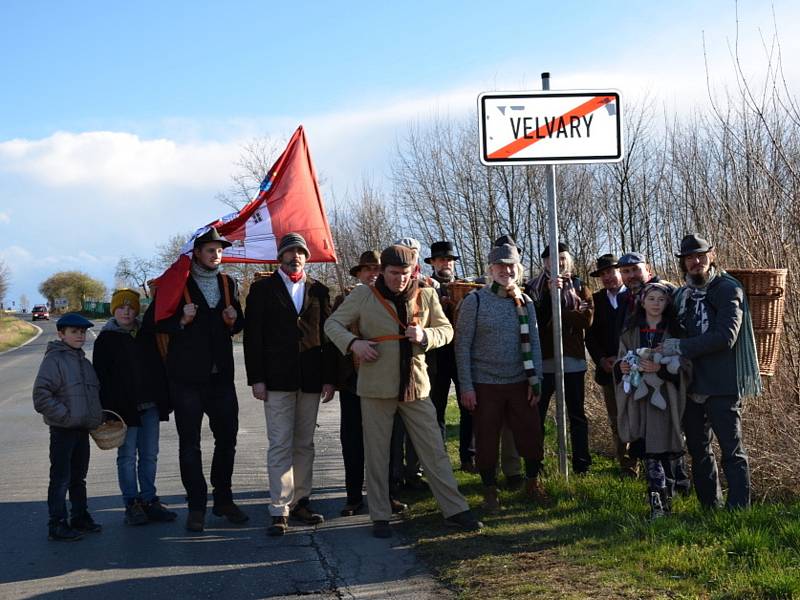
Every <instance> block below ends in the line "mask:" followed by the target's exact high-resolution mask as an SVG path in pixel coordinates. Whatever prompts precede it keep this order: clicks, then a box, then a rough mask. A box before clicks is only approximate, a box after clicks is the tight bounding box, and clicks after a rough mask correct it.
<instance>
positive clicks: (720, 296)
mask: <svg viewBox="0 0 800 600" xmlns="http://www.w3.org/2000/svg"><path fill="white" fill-rule="evenodd" d="M676 256H677V257H678V258H679V260H680V267H681V271H682V272H683V273H684V275H685V284H684V286H683V287H682V288H681V289H680V290H679V292H678V294H677V303H678V310H679V318H680V320H681V323H682V324H683V326H684V327H685V328H686V330H687V332H688V337H686V338H684V339H680V340H677V339H676V340H668V342H672V343H671V344H669V345H668V344H666V343H665V344H664V348H662V350H663V351H664V354H666V355H673V354H679V355H680V356H683V357H685V358H688V359H690V360H691V361H692V364H693V366H694V369H693V373H694V375H693V378H692V382H691V384H690V385H689V398H688V401H687V402H686V411H685V412H684V416H683V428H684V433H685V435H686V445H687V446H688V448H689V453H690V454H691V455H692V475H693V478H694V485H695V490H697V498H698V500H700V504H702V505H703V506H704V507H707V508H711V507H715V506H718V505H719V504H721V502H722V492H721V489H720V485H719V475H718V471H717V463H716V460H715V458H714V453H713V451H712V449H711V440H712V435H711V434H712V432H713V434H714V436H715V437H716V438H717V441H718V442H719V445H720V449H721V451H722V469H723V471H725V479H726V480H727V481H728V499H727V502H726V505H727V507H728V508H745V507H747V506H749V505H750V467H749V465H748V461H747V452H746V451H745V448H744V444H743V442H742V398H743V397H744V396H751V395H753V396H755V395H758V394H760V393H761V378H760V375H759V372H758V359H757V356H756V352H755V342H754V338H753V327H752V322H751V320H750V312H749V309H748V306H747V300H746V297H745V294H744V289H743V288H742V286H741V284H740V283H739V282H738V281H737V280H736V279H734V278H733V277H731V276H730V275H728V274H727V273H725V271H723V270H721V269H720V268H719V267H718V266H717V265H716V263H715V258H716V256H715V253H714V251H713V246H712V245H711V244H709V243H708V241H706V240H705V239H703V238H702V237H700V236H699V235H698V234H696V233H693V234H689V235H687V236H686V237H684V238H683V240H682V241H681V250H680V253H678V254H677V255H676Z"/></svg>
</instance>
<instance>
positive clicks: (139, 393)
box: [93, 289, 177, 525]
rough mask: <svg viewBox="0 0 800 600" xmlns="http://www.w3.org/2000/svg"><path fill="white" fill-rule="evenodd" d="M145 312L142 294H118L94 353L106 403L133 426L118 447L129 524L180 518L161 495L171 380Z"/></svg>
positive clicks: (114, 298)
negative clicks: (159, 470)
mask: <svg viewBox="0 0 800 600" xmlns="http://www.w3.org/2000/svg"><path fill="white" fill-rule="evenodd" d="M139 310H140V305H139V294H138V292H135V291H134V290H130V289H121V290H117V291H116V292H114V294H113V295H112V296H111V314H112V315H113V316H112V317H111V319H109V320H108V322H107V323H106V324H105V326H104V327H103V330H102V331H101V332H100V335H99V336H97V341H96V342H95V344H94V353H93V362H94V368H95V370H96V371H97V377H98V379H99V380H100V402H101V403H102V405H103V408H105V409H108V410H112V411H114V412H115V413H117V414H118V415H120V416H121V417H122V420H123V421H125V423H126V424H127V425H128V433H127V435H126V437H125V442H124V443H123V444H122V446H120V448H119V449H118V450H117V477H118V478H119V487H120V490H121V491H122V499H123V501H124V502H125V523H126V524H127V525H145V524H146V523H147V522H148V521H174V520H175V518H176V517H177V515H176V514H175V513H174V512H172V511H169V510H167V509H166V508H165V507H164V505H163V504H162V503H161V501H160V500H159V498H158V496H157V495H156V463H157V460H158V437H159V422H160V421H167V420H168V419H169V406H168V401H167V380H166V374H165V372H164V365H163V363H162V362H161V357H160V355H159V354H158V350H157V347H156V342H155V339H154V338H153V336H152V334H150V333H149V332H144V331H142V327H141V323H140V321H139ZM137 458H138V460H137Z"/></svg>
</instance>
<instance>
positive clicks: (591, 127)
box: [478, 90, 622, 165]
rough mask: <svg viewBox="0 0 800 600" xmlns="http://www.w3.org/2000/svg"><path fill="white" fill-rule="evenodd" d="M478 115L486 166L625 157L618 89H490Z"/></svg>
mask: <svg viewBox="0 0 800 600" xmlns="http://www.w3.org/2000/svg"><path fill="white" fill-rule="evenodd" d="M478 115H479V127H480V145H481V153H480V159H481V162H482V163H483V164H485V165H526V164H537V163H539V164H541V163H551V164H553V163H597V162H617V161H620V160H622V116H621V114H620V93H619V92H618V91H616V90H603V91H570V92H550V91H543V92H485V93H483V94H480V95H479V96H478Z"/></svg>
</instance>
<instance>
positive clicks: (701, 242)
mask: <svg viewBox="0 0 800 600" xmlns="http://www.w3.org/2000/svg"><path fill="white" fill-rule="evenodd" d="M713 248H714V246H712V245H711V244H709V243H708V240H705V239H703V238H701V237H700V236H699V235H698V234H696V233H690V234H689V235H687V236H685V237H684V238H683V239H682V240H681V251H680V252H679V253H678V254H676V255H675V256H677V257H678V258H683V257H684V256H689V255H690V254H705V253H706V252H709V251H711V250H712V249H713Z"/></svg>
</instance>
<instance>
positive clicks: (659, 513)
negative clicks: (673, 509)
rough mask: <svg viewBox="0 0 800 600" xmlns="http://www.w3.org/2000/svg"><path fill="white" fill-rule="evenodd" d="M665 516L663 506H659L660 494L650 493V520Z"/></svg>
mask: <svg viewBox="0 0 800 600" xmlns="http://www.w3.org/2000/svg"><path fill="white" fill-rule="evenodd" d="M664 516H666V513H665V512H664V506H663V505H662V504H661V494H660V493H659V492H650V520H651V521H655V520H656V519H660V518H661V517H664Z"/></svg>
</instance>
